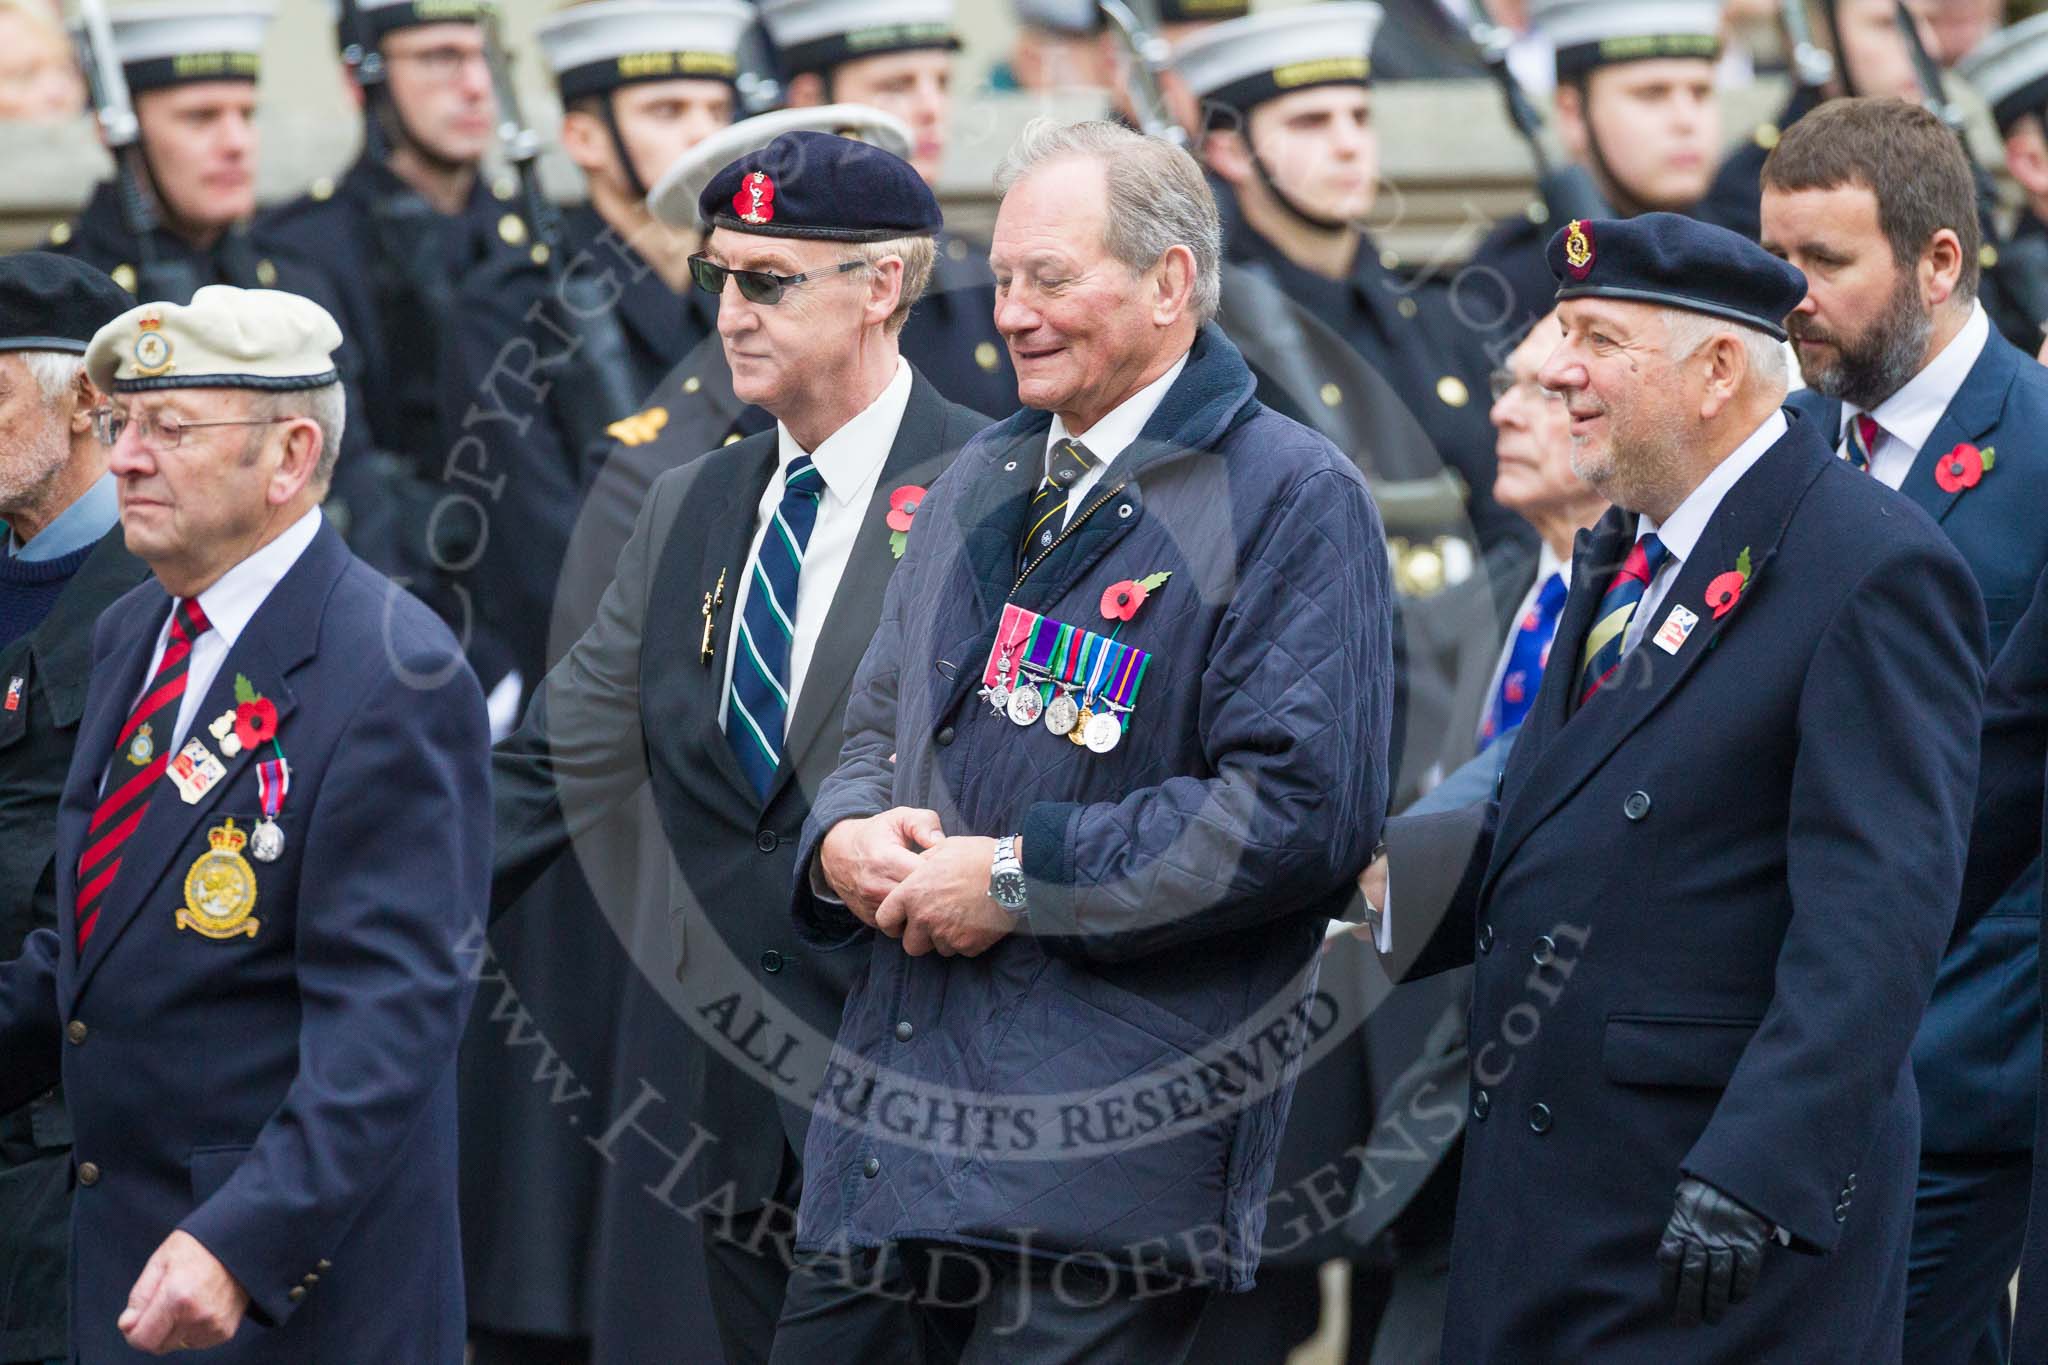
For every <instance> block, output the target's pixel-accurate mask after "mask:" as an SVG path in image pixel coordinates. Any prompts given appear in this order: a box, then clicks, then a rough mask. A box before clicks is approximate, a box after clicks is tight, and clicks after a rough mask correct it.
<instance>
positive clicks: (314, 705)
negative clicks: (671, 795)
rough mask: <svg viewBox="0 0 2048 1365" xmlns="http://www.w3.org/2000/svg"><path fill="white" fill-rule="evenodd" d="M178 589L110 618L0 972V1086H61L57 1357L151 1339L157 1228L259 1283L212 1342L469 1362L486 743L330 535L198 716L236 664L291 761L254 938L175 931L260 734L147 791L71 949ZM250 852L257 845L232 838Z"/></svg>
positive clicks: (256, 1355)
mask: <svg viewBox="0 0 2048 1365" xmlns="http://www.w3.org/2000/svg"><path fill="white" fill-rule="evenodd" d="M170 608H171V602H170V599H169V597H168V596H167V595H166V594H165V592H164V590H163V588H162V587H161V586H160V585H159V584H158V583H157V582H156V581H155V580H154V579H151V580H149V581H147V582H145V583H143V584H142V585H141V586H139V587H137V588H136V589H134V590H133V591H132V592H130V593H128V594H127V595H126V596H124V597H122V598H121V599H120V600H119V601H118V602H116V603H115V604H114V605H113V606H111V607H109V608H108V609H107V611H106V614H105V615H104V616H102V617H101V618H100V622H99V626H98V629H97V632H96V634H95V637H94V642H93V660H94V662H93V670H92V684H91V687H90V689H89V691H88V693H87V696H86V706H85V714H84V718H83V720H82V722H81V724H80V727H79V740H78V746H77V750H76V757H75V758H74V761H73V763H72V767H71V773H70V777H69V780H68V781H67V783H66V786H65V791H64V797H63V804H62V806H61V808H60V810H59V813H58V823H57V869H58V871H57V878H58V880H57V898H58V923H57V928H56V929H55V931H54V932H53V931H51V930H48V929H44V930H39V931H38V932H37V933H36V935H35V936H34V937H33V938H32V939H31V940H30V944H29V949H28V951H27V953H26V954H25V955H24V956H23V957H22V958H20V959H17V960H16V961H14V962H12V963H9V964H7V965H6V967H5V968H4V969H0V1055H4V1056H5V1057H6V1059H7V1065H6V1067H5V1068H4V1071H0V1107H8V1106H11V1105H14V1104H18V1103H20V1102H22V1101H23V1100H25V1099H27V1098H29V1097H30V1096H32V1095H33V1094H35V1093H36V1092H37V1091H39V1090H41V1089H44V1088H46V1087H48V1086H49V1085H50V1084H52V1083H53V1082H55V1081H56V1080H57V1079H58V1076H59V1073H60V1071H61V1074H62V1079H63V1083H64V1090H65V1094H66V1095H67V1097H68V1098H69V1101H70V1106H71V1117H72V1126H73V1131H74V1137H75V1144H76V1145H75V1148H74V1152H75V1157H76V1160H77V1163H78V1164H77V1166H76V1172H77V1183H78V1189H77V1192H76V1196H75V1197H74V1199H73V1201H72V1297H71V1309H72V1313H71V1320H72V1330H73V1349H74V1351H75V1353H76V1358H77V1359H79V1360H83V1361H92V1362H95V1363H97V1362H101V1361H113V1360H128V1359H140V1357H139V1356H137V1355H135V1353H133V1352H131V1351H129V1349H128V1348H127V1346H126V1345H125V1343H124V1342H123V1341H122V1339H121V1335H120V1332H119V1331H118V1330H117V1329H116V1327H115V1321H116V1319H117V1318H118V1317H119V1315H120V1312H121V1309H122V1308H123V1306H124V1305H125V1304H126V1302H127V1298H128V1291H129V1289H130V1288H131V1287H132V1286H133V1285H134V1283H135V1280H136V1277H137V1276H138V1275H140V1274H141V1272H142V1268H143V1265H144V1264H145V1263H146V1262H147V1261H148V1259H149V1257H150V1255H151V1253H153V1252H154V1251H155V1250H156V1248H157V1246H158V1245H159V1244H160V1243H161V1242H162V1241H163V1239H164V1238H165V1237H166V1236H168V1235H169V1234H170V1232H171V1231H172V1230H173V1229H174V1228H183V1229H184V1230H185V1231H186V1232H188V1233H190V1234H191V1235H192V1236H193V1237H195V1238H197V1239H198V1240H199V1241H200V1242H201V1243H202V1244H203V1245H204V1246H206V1248H207V1249H208V1250H209V1251H211V1252H212V1253H213V1254H214V1255H215V1256H216V1257H218V1258H219V1259H220V1260H221V1262H222V1263H223V1264H224V1265H226V1266H227V1268H228V1270H229V1271H230V1272H232V1273H233V1274H234V1276H235V1278H236V1279H237V1280H239V1281H240V1282H241V1284H242V1286H243V1287H244V1288H245V1289H247V1290H248V1291H249V1294H250V1297H251V1309H250V1316H249V1319H248V1320H245V1321H244V1323H243V1324H242V1327H241V1330H240V1331H239V1332H237V1333H236V1335H235V1338H234V1340H233V1341H232V1342H230V1343H229V1344H227V1345H225V1346H222V1347H220V1348H219V1349H218V1350H216V1351H213V1352H210V1353H209V1354H208V1359H209V1360H216V1359H217V1360H220V1361H224V1362H250V1363H251V1365H254V1363H255V1362H265V1363H266V1365H268V1363H270V1362H277V1361H282V1360H291V1361H330V1360H331V1361H349V1362H355V1361H373V1360H374V1361H405V1362H408V1365H411V1363H412V1362H432V1363H433V1365H440V1363H441V1362H447V1365H454V1363H455V1362H458V1361H460V1360H461V1359H462V1351H463V1335H464V1325H465V1324H464V1307H463V1292H462V1262H461V1254H460V1246H459V1236H458V1232H457V1227H456V1211H455V1210H456V1205H455V1076H454V1057H455V1044H456V1040H457V1038H458V1036H459V1035H460V1032H461V1029H462V1023H463V1019H464V1017H465V1012H466V1009H467V1006H468V1002H469V997H470V994H471V980H470V972H469V971H468V964H467V963H466V962H465V961H464V960H463V954H464V950H465V943H466V942H467V944H468V946H469V951H470V952H471V953H474V951H475V944H476V943H477V941H479V940H480V936H481V927H480V926H481V923H482V919H483V914H484V909H485V905H486V898H487V895H488V890H489V880H490V840H491V827H490V793H489V769H488V761H487V760H488V753H489V735H488V725H487V721H486V718H485V714H484V706H483V697H482V693H481V690H480V689H479V688H478V686H477V683H476V680H475V678H474V677H473V676H472V675H471V674H470V672H469V670H468V667H467V665H465V664H464V663H463V662H462V657H461V651H460V648H459V647H458V646H457V645H456V643H455V640H454V637H453V636H451V635H450V634H449V633H448V631H447V629H446V628H445V627H443V626H442V625H441V624H440V622H438V621H437V620H435V619H434V618H433V616H432V615H431V614H430V613H429V612H428V611H427V609H426V608H425V607H424V606H422V605H421V604H420V603H418V602H417V601H415V600H414V599H413V598H411V597H408V596H406V595H405V594H404V593H402V592H400V591H399V590H398V589H397V588H396V587H394V586H393V585H392V584H391V583H390V581H389V580H387V579H385V578H383V577H381V576H380V575H379V574H377V573H376V572H375V571H374V570H372V569H371V568H369V566H367V565H365V564H364V563H362V562H361V561H360V560H358V559H356V558H355V557H354V556H353V555H351V554H350V553H349V552H348V550H347V549H346V548H345V547H344V546H343V545H342V542H341V538H340V536H338V535H337V534H336V533H335V532H334V530H333V528H332V527H327V526H323V527H322V528H321V530H320V531H319V533H318V535H317V536H316V537H315V538H314V540H313V542H312V544H311V545H310V546H309V547H308V548H307V549H306V551H305V553H304V554H302V555H301V556H300V558H299V560H298V562H297V563H295V564H294V565H293V566H292V567H291V569H290V570H289V571H288V572H287V573H286V574H285V576H284V577H283V578H282V579H281V580H280V581H279V582H278V584H277V586H276V587H275V588H274V589H273V590H272V591H271V593H270V595H269V597H268V598H266V599H265V600H264V602H263V605H262V606H261V607H260V608H258V610H257V612H256V614H255V616H254V617H253V618H251V620H250V622H249V624H248V626H247V628H246V629H244V630H243V632H242V634H241V636H240V637H239V638H238V639H237V640H236V642H235V645H234V647H233V648H232V649H231V650H230V651H229V652H228V656H227V658H226V660H225V661H224V662H223V663H222V665H221V668H220V672H219V674H218V676H217V677H216V679H215V680H214V683H213V685H212V686H211V688H209V690H208V692H207V695H206V696H205V698H204V699H203V702H202V704H201V706H200V707H199V709H198V711H197V712H196V713H195V715H196V718H195V721H194V723H193V725H192V728H191V732H190V733H191V735H192V736H196V737H200V738H202V739H208V741H209V748H213V747H215V746H214V745H213V744H212V743H211V741H210V738H209V736H208V734H207V728H208V725H209V723H210V722H211V721H212V719H213V718H214V717H217V716H219V715H221V714H222V713H223V712H225V711H229V710H231V709H232V708H233V707H234V705H235V697H234V686H235V678H236V675H237V674H241V675H245V676H246V677H247V678H248V679H249V682H250V683H251V685H252V686H254V687H255V689H256V690H257V691H258V692H259V693H261V694H262V695H264V696H266V697H268V698H270V699H271V700H272V701H273V702H274V703H275V704H276V707H277V714H278V729H277V739H278V742H279V744H280V745H281V746H282V748H283V751H284V754H285V757H286V759H287V760H288V761H289V763H290V764H291V784H290V792H289V795H288V797H287V799H286V802H285V806H284V809H283V811H282V812H281V813H280V814H279V816H278V823H279V824H280V826H281V827H282V828H283V830H284V833H285V847H284V852H283V854H282V856H281V857H279V858H278V859H277V860H276V861H274V862H269V863H264V862H257V861H253V860H250V861H249V862H248V866H249V868H250V869H251V871H252V872H253V873H254V877H255V903H254V905H253V923H254V924H255V926H256V927H255V930H254V932H253V933H252V934H250V935H248V936H241V935H237V936H234V937H231V938H226V939H215V938H210V937H202V936H201V935H200V934H198V933H196V932H193V931H190V930H187V929H183V928H181V927H179V924H178V922H177V914H178V912H179V911H180V910H181V908H183V906H184V903H185V892H184V890H183V887H184V883H185V881H186V878H187V875H188V871H189V870H190V869H192V868H193V867H194V866H195V864H197V863H198V861H199V860H200V859H201V858H202V857H203V856H205V855H207V854H208V853H209V852H210V850H211V847H212V845H211V844H210V842H209V841H210V836H211V835H212V833H213V832H214V831H216V830H219V829H222V828H224V827H225V825H226V823H227V821H228V820H230V819H232V820H233V821H234V824H235V826H236V828H237V829H240V830H247V829H249V828H251V827H252V826H253V825H254V824H255V823H256V819H257V817H258V815H259V813H260V804H259V798H258V794H257V768H256V757H257V755H258V754H267V752H268V751H267V750H259V751H257V753H252V752H251V751H250V750H247V749H245V750H243V751H242V752H241V753H240V754H238V755H236V756H235V757H233V758H230V759H224V760H223V761H224V762H225V763H226V774H225V776H223V777H222V778H220V779H219V780H218V781H217V782H215V783H214V784H213V786H212V787H210V788H209V789H208V790H207V791H206V792H205V794H204V795H203V796H201V797H200V798H199V800H198V801H196V802H194V803H191V804H187V803H186V802H184V801H182V800H180V799H179V794H178V792H177V791H176V789H175V788H173V787H172V785H171V783H170V782H169V781H168V780H166V781H164V782H163V783H161V785H160V787H159V789H158V791H157V792H156V794H155V795H154V796H153V797H152V798H151V801H150V804H149V805H148V806H147V807H146V808H145V814H144V815H143V818H142V823H141V824H140V825H139V826H138V827H137V829H136V830H135V832H134V833H133V834H132V835H131V836H130V839H129V842H128V843H127V845H126V846H125V847H124V850H123V857H122V868H121V874H120V876H119V877H118V878H117V879H116V880H115V882H114V884H113V885H112V887H111V888H109V890H108V891H107V893H106V896H105V899H104V900H103V901H102V903H101V906H100V917H99V923H98V927H97V929H96V930H95V932H94V933H93V935H92V938H91V940H90V941H89V942H88V944H87V946H86V949H85V952H84V954H83V956H82V957H81V956H80V955H79V953H78V952H77V951H76V949H75V948H74V946H73V945H74V944H75V942H76V936H77V925H76V918H75V914H74V910H73V905H74V898H75V895H76V891H77V887H76V874H75V868H76V865H77V861H78V857H79V853H80V851H81V849H82V848H83V847H84V844H85V839H86V829H87V823H88V821H89V820H90V818H91V815H92V811H93V808H94V806H95V805H96V804H97V799H98V792H99V787H100V778H101V775H102V774H103V773H104V772H105V771H106V768H107V765H108V763H109V762H110V761H113V760H112V754H113V750H114V747H115V746H114V739H115V736H116V734H117V732H118V731H119V729H120V727H121V724H122V722H123V721H124V720H125V719H126V718H127V715H128V712H129V709H130V707H131V705H132V703H133V701H134V698H135V696H136V693H137V692H138V691H139V690H140V689H141V687H142V684H143V674H144V670H145V669H146V668H147V667H148V664H149V661H150V656H151V654H152V653H153V652H154V649H155V645H156V640H157V635H158V632H159V631H160V629H161V628H162V626H163V622H164V619H165V617H166V616H167V615H168V614H169V611H170ZM245 856H246V854H245Z"/></svg>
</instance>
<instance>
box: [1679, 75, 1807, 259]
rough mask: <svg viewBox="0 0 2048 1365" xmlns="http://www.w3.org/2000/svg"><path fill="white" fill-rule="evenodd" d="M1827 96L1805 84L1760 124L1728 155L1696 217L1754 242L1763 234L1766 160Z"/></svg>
mask: <svg viewBox="0 0 2048 1365" xmlns="http://www.w3.org/2000/svg"><path fill="white" fill-rule="evenodd" d="M1826 98H1827V97H1826V95H1825V94H1823V93H1822V92H1821V91H1820V90H1818V89H1816V88H1814V87H1813V86H1810V85H1801V86H1799V87H1798V88H1797V89H1795V90H1794V91H1793V92H1792V98H1791V100H1790V101H1788V102H1787V103H1786V105H1785V107H1784V108H1783V109H1782V110H1780V111H1779V112H1778V117H1777V118H1776V120H1774V121H1773V122H1770V123H1765V124H1760V125H1758V127H1757V129H1756V132H1755V133H1754V134H1752V135H1751V137H1750V139H1749V141H1747V142H1745V143H1743V144H1742V145H1741V146H1740V147H1737V148H1736V149H1735V150H1734V151H1732V152H1730V153H1728V156H1727V159H1726V160H1724V161H1723V162H1722V163H1721V169H1720V170H1718V171H1716V172H1714V183H1713V184H1712V185H1710V186H1708V187H1707V197H1706V198H1704V199H1702V200H1700V202H1699V205H1698V207H1697V208H1695V209H1694V210H1693V211H1692V215H1691V216H1692V217H1694V218H1697V219H1699V220H1700V221H1701V222H1703V223H1714V224H1716V225H1718V226H1720V227H1724V228H1728V229H1730V230H1731V231H1734V232H1739V233H1741V234H1742V235H1743V236H1745V237H1747V238H1749V240H1750V241H1752V242H1754V241H1756V240H1757V238H1758V237H1760V236H1761V235H1762V234H1763V209H1762V200H1763V172H1764V158H1765V157H1767V156H1769V155H1770V154H1771V148H1773V147H1775V146H1777V145H1778V138H1779V137H1780V136H1782V135H1783V134H1784V131H1785V130H1786V129H1787V128H1790V127H1791V126H1792V125H1793V124H1795V123H1797V122H1799V120H1801V119H1803V118H1805V117H1806V116H1807V115H1808V114H1809V113H1811V112H1813V111H1814V110H1815V109H1818V108H1819V107H1820V106H1821V104H1822V102H1823V101H1824V100H1825V99H1826Z"/></svg>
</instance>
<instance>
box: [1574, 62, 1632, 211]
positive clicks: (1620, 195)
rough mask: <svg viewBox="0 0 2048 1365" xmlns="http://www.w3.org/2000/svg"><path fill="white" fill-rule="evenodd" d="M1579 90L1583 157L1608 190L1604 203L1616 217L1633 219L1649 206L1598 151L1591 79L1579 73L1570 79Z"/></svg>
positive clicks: (1598, 136) (1598, 139)
mask: <svg viewBox="0 0 2048 1365" xmlns="http://www.w3.org/2000/svg"><path fill="white" fill-rule="evenodd" d="M1572 86H1573V88H1574V89H1576V90H1577V91H1578V92H1579V121H1580V122H1581V123H1583V124H1585V125H1586V160H1587V161H1588V162H1590V163H1591V169H1592V172H1593V175H1594V177H1595V178H1596V179H1598V180H1599V182H1600V188H1601V189H1603V190H1605V191H1606V192H1607V202H1608V204H1609V205H1610V206H1611V207H1612V208H1613V209H1614V212H1615V214H1616V215H1617V216H1619V217H1622V218H1633V217H1635V216H1636V215H1637V214H1639V213H1643V212H1645V211H1646V210H1647V209H1648V205H1646V204H1645V203H1643V201H1642V199H1641V198H1639V197H1638V196H1637V194H1636V192H1635V191H1634V190H1633V189H1631V188H1630V187H1629V186H1628V185H1626V184H1624V183H1622V179H1621V177H1620V176H1619V175H1617V174H1615V171H1614V167H1613V166H1612V165H1610V164H1609V163H1608V160H1607V153H1606V152H1604V151H1602V150H1601V147H1600V134H1599V133H1598V132H1597V131H1595V130H1594V127H1593V93H1592V82H1591V81H1590V80H1589V79H1587V77H1586V76H1579V77H1578V78H1576V79H1575V80H1573V82H1572Z"/></svg>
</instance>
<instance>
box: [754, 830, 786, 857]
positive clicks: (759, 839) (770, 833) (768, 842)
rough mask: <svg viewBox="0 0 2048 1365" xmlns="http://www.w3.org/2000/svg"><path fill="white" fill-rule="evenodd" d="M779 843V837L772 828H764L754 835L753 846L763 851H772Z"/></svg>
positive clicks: (780, 841)
mask: <svg viewBox="0 0 2048 1365" xmlns="http://www.w3.org/2000/svg"><path fill="white" fill-rule="evenodd" d="M781 843H782V840H781V838H780V837H778V836H777V835H776V833H775V831H774V830H772V829H764V830H762V831H761V832H760V833H759V834H756V835H755V836H754V847H755V848H758V849H760V850H761V851H762V852H763V853H773V852H774V851H775V850H776V849H777V848H778V847H779V846H780V845H781Z"/></svg>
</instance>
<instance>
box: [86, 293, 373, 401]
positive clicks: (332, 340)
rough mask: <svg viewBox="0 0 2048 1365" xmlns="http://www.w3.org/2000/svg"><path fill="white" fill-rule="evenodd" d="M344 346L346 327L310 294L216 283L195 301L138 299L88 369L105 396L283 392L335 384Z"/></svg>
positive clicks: (113, 325) (89, 351)
mask: <svg viewBox="0 0 2048 1365" xmlns="http://www.w3.org/2000/svg"><path fill="white" fill-rule="evenodd" d="M340 346H341V328H340V327H339V326H338V325H336V323H335V321H334V318H333V317H332V316H331V315H330V314H329V313H328V312H327V310H326V309H324V308H322V307H321V306H320V305H319V304H317V303H314V302H313V301H312V300H310V299H305V298H301V297H299V296H298V295H297V294H286V293H280V292H278V291H277V290H274V289H237V288H235V287H234V286H232V285H225V284H209V285H206V286H204V287H203V288H201V289H200V290H199V292H198V293H196V294H194V295H193V296H192V301H191V302H190V303H185V304H177V303H144V304H138V305H136V306H135V307H133V308H130V309H128V310H127V311H126V312H124V313H122V314H121V315H120V316H119V317H116V318H115V319H114V320H113V321H111V322H109V323H107V324H106V325H105V326H103V327H101V328H100V329H99V331H97V332H95V333H94V334H93V338H92V342H91V343H90V344H89V345H88V346H87V347H86V350H85V368H86V372H87V373H88V374H90V375H91V376H92V382H93V383H94V384H95V385H97V386H98V387H99V388H100V390H101V391H102V392H105V393H137V392H140V391H143V390H147V389H172V388H221V389H266V390H270V391H272V392H278V393H282V392H289V391H293V390H298V389H317V388H321V387H323V386H325V385H328V384H332V383H334V382H335V381H336V379H337V378H338V375H337V373H336V371H335V367H334V352H335V351H336V350H337V349H339V348H340Z"/></svg>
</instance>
